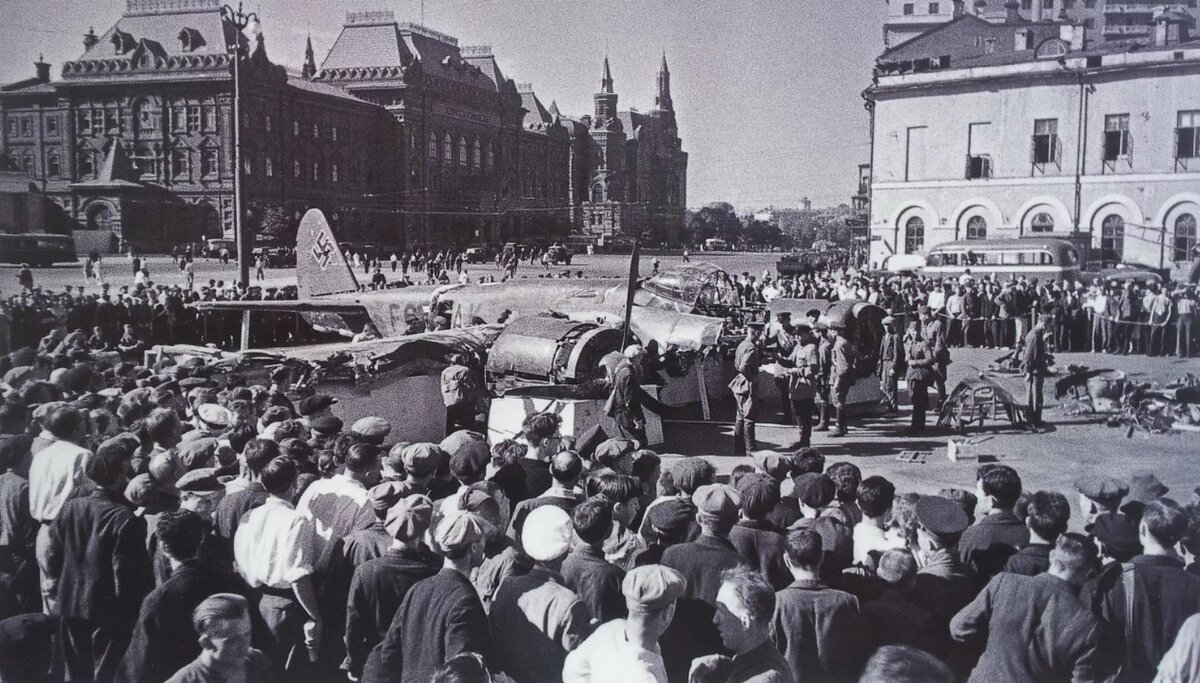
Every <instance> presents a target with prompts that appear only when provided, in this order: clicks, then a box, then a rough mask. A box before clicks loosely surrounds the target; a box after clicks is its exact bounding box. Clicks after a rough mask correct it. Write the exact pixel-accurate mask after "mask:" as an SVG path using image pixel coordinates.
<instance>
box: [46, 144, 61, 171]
mask: <svg viewBox="0 0 1200 683" xmlns="http://www.w3.org/2000/svg"><path fill="white" fill-rule="evenodd" d="M46 175H47V176H49V177H51V178H57V177H59V176H61V175H62V163H61V162H60V160H59V157H58V150H56V149H52V150H50V151H49V152H48V153H47V154H46Z"/></svg>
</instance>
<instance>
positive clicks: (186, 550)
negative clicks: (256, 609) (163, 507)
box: [117, 510, 247, 683]
mask: <svg viewBox="0 0 1200 683" xmlns="http://www.w3.org/2000/svg"><path fill="white" fill-rule="evenodd" d="M208 533H209V530H208V525H207V524H206V523H205V522H204V520H203V519H202V518H201V517H200V515H197V514H196V513H194V512H190V511H187V510H179V511H176V512H167V513H164V514H163V515H162V516H161V517H160V518H159V520H158V525H157V527H156V529H155V535H156V538H157V539H158V547H159V549H160V550H161V551H162V554H163V555H164V556H165V557H166V559H167V561H168V562H169V563H170V566H171V578H169V579H167V580H166V582H164V583H163V584H162V585H160V586H158V587H157V588H155V589H154V590H153V591H151V592H150V594H149V595H147V596H146V601H145V602H143V603H142V609H141V612H140V613H139V614H138V620H137V624H136V625H135V626H134V629H133V637H132V638H131V640H130V643H129V648H128V649H127V650H126V652H125V658H124V659H123V660H122V661H121V668H120V670H119V671H118V672H117V680H118V681H128V682H129V683H162V681H165V680H167V679H168V678H170V677H171V676H172V675H173V674H174V673H175V672H176V671H178V670H179V669H181V668H183V667H184V666H185V665H187V663H188V662H190V661H192V660H193V659H195V658H196V656H197V655H199V654H200V646H199V644H198V643H197V642H196V641H195V640H194V639H191V638H183V637H181V635H182V634H186V633H188V631H189V630H190V629H191V628H192V610H193V609H195V608H196V606H197V605H199V604H200V603H201V602H203V601H204V599H205V598H207V597H208V596H210V595H212V594H214V593H237V594H240V595H244V594H245V593H246V592H247V590H246V584H245V582H243V581H241V580H240V579H239V578H238V577H237V575H235V574H233V573H231V572H227V571H224V570H223V569H218V568H217V567H215V566H213V563H211V562H203V561H201V560H200V557H199V555H200V548H201V546H203V544H204V542H205V538H206V537H207V536H208Z"/></svg>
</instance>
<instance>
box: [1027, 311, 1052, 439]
mask: <svg viewBox="0 0 1200 683" xmlns="http://www.w3.org/2000/svg"><path fill="white" fill-rule="evenodd" d="M1049 320H1050V319H1049V316H1047V315H1045V314H1042V315H1039V316H1038V321H1037V324H1036V325H1034V326H1033V329H1032V330H1030V331H1029V334H1027V335H1025V339H1024V341H1023V342H1022V353H1021V373H1022V374H1024V375H1025V417H1026V418H1027V419H1028V420H1029V426H1030V428H1031V429H1032V430H1033V431H1035V432H1036V431H1040V430H1041V429H1042V404H1043V403H1044V402H1045V398H1044V397H1043V395H1042V386H1043V384H1044V383H1045V381H1046V375H1048V374H1050V351H1049V349H1048V348H1047V347H1046V326H1047V324H1048V323H1049Z"/></svg>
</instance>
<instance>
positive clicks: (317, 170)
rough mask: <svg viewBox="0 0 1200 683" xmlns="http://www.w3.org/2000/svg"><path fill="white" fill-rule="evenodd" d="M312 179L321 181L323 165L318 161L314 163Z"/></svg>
mask: <svg viewBox="0 0 1200 683" xmlns="http://www.w3.org/2000/svg"><path fill="white" fill-rule="evenodd" d="M312 179H313V180H320V179H321V163H320V162H318V161H314V162H313V176H312Z"/></svg>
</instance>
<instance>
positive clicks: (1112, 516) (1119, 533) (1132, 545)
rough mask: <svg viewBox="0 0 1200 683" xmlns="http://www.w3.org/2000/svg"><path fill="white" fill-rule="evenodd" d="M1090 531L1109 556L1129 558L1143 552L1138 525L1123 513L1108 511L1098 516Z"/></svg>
mask: <svg viewBox="0 0 1200 683" xmlns="http://www.w3.org/2000/svg"><path fill="white" fill-rule="evenodd" d="M1090 531H1091V533H1092V535H1093V536H1095V537H1096V540H1098V541H1100V543H1102V544H1104V548H1105V551H1106V554H1107V555H1108V556H1109V557H1116V558H1123V559H1128V558H1130V557H1133V556H1134V555H1138V554H1140V553H1141V552H1142V543H1141V540H1140V539H1139V538H1138V528H1137V525H1136V524H1134V523H1133V522H1131V521H1129V518H1128V517H1126V516H1125V515H1123V514H1120V513H1112V512H1106V513H1104V514H1102V515H1100V516H1098V517H1096V521H1094V522H1092V525H1091V529H1090Z"/></svg>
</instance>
